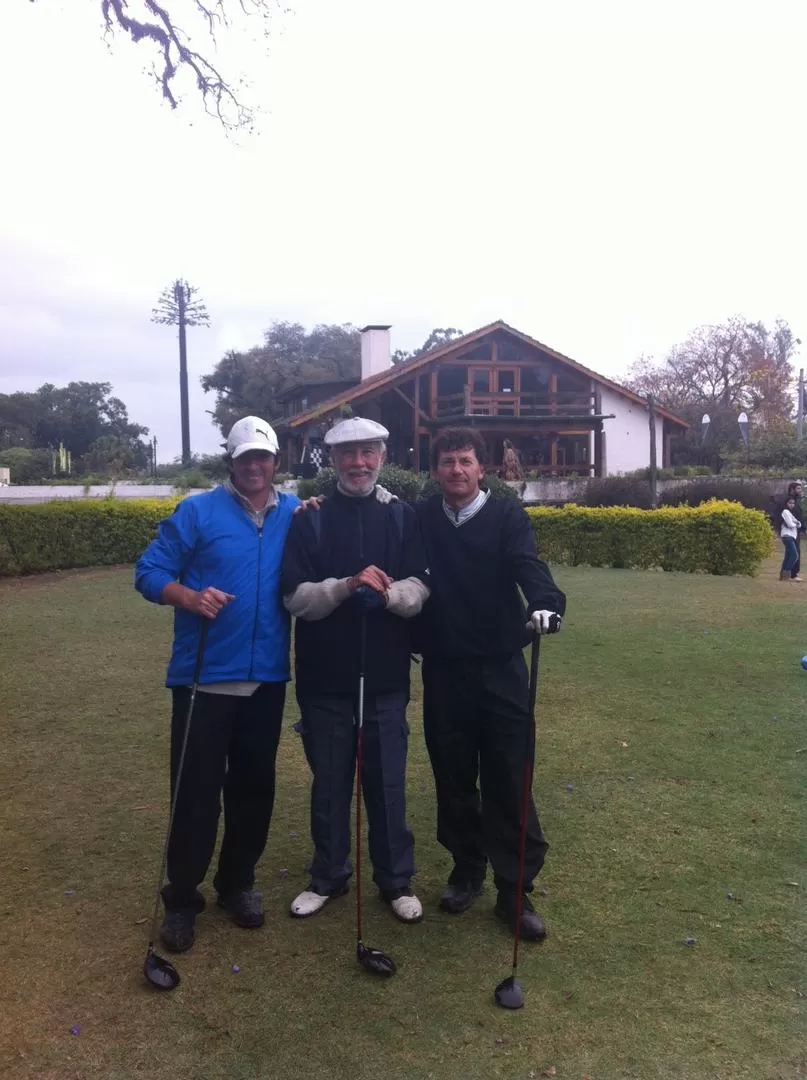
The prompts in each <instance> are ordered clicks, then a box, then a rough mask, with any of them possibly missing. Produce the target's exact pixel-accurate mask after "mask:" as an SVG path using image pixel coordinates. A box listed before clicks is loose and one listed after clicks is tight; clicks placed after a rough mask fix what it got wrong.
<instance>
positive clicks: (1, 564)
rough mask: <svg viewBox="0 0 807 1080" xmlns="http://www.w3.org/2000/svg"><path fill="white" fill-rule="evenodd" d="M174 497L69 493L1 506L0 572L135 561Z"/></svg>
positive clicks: (13, 572)
mask: <svg viewBox="0 0 807 1080" xmlns="http://www.w3.org/2000/svg"><path fill="white" fill-rule="evenodd" d="M177 501H178V500H176V499H174V500H171V499H137V500H133V499H127V500H123V499H71V500H69V501H67V500H63V501H61V502H60V501H54V502H48V503H42V504H41V505H39V506H0V576H2V575H5V576H9V575H14V574H36V573H42V572H44V571H46V570H66V569H68V568H69V567H73V566H111V565H114V564H116V563H133V562H135V561H136V560H137V559H138V558H139V557H140V555H141V554H142V552H143V551H145V549H146V547H147V546H148V545H149V543H150V542H151V540H152V538H153V536H154V531H155V529H156V527H157V525H158V524H159V522H160V521H162V520H163V519H164V518H166V517H168V516H169V515H170V514H171V513H172V512H173V510H174V507H175V506H176V504H177Z"/></svg>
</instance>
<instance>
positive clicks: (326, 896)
mask: <svg viewBox="0 0 807 1080" xmlns="http://www.w3.org/2000/svg"><path fill="white" fill-rule="evenodd" d="M346 892H347V885H343V886H342V888H341V889H337V890H335V891H334V892H331V893H318V892H315V891H314V889H313V888H311V887H309V888H307V889H305V890H304V891H303V892H301V893H300V895H299V896H295V898H294V899H293V900H292V902H291V904H290V905H289V914H290V915H292V916H293V917H294V918H295V919H308V918H310V917H311V916H312V915H316V914H317V912H318V911H322V909H323V908H324V907H325V905H326V904H327V903H328V902H329V901H330V900H335V899H336V897H337V896H344V895H345V893H346Z"/></svg>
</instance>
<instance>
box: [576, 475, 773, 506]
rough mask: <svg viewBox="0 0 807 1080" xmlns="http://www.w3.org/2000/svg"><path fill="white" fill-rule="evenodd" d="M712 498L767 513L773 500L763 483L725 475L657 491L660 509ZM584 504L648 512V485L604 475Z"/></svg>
mask: <svg viewBox="0 0 807 1080" xmlns="http://www.w3.org/2000/svg"><path fill="white" fill-rule="evenodd" d="M783 490H784V485H783ZM713 499H718V500H724V499H725V500H729V501H731V502H738V503H742V505H743V506H747V507H749V508H751V509H753V510H762V511H765V512H769V511H770V509H771V503H772V499H773V497H772V495H771V492H770V489H769V487H768V485H767V484H766V483H765V482H764V481H761V480H758V479H756V480H754V479H732V478H729V477H724V476H709V477H702V478H698V479H694V480H690V481H689V482H688V483H683V482H682V483H681V484H680V485H674V486H670V487H667V488H666V489H665V490H664V491H660V492H659V497H658V501H659V505H660V506H684V505H688V506H699V505H700V504H701V503H704V502H709V501H710V500H713ZM583 502H584V503H585V504H586V506H637V507H639V508H640V509H643V510H647V509H649V507H650V485H649V483H648V482H647V481H646V480H644V479H639V478H637V477H635V476H607V477H604V478H603V479H601V480H591V481H590V482H589V483H588V485H587V486H586V490H585V494H584V495H583Z"/></svg>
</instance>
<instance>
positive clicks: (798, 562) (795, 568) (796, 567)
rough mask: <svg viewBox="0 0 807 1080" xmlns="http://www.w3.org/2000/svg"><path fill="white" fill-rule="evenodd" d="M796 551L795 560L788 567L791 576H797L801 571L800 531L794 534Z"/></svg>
mask: <svg viewBox="0 0 807 1080" xmlns="http://www.w3.org/2000/svg"><path fill="white" fill-rule="evenodd" d="M796 551H797V552H798V554H797V555H796V561H795V562H794V563H793V565H792V566H791V568H790V576H791V577H792V578H794V577H798V576H799V574H800V573H801V533H797V534H796Z"/></svg>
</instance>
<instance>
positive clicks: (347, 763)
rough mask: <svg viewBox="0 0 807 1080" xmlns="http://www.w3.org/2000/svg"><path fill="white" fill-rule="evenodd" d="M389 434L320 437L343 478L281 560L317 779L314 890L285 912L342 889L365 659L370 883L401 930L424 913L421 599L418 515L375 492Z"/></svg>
mask: <svg viewBox="0 0 807 1080" xmlns="http://www.w3.org/2000/svg"><path fill="white" fill-rule="evenodd" d="M388 435H389V432H388V431H387V429H386V428H384V427H382V426H381V424H377V423H375V421H373V420H366V419H362V418H354V419H351V420H344V421H342V422H341V423H338V424H336V425H335V426H334V427H332V428H331V429H330V431H328V432H327V434H326V435H325V442H326V444H327V446H328V447H329V449H330V452H331V459H332V461H333V465H334V468H335V469H336V473H337V477H338V482H337V485H336V490H335V491H334V493H333V495H332V496H330V497H328V498H326V499H325V501H324V502H323V504H322V507H321V509H320V510H319V511H315V512H312V513H308V514H301V515H300V516H298V517H297V518H296V519H295V520H294V522H293V524H292V527H291V531H290V532H289V538H288V542H287V544H286V551H285V556H284V561H283V579H282V591H283V598H284V603H285V605H286V607H287V608H288V610H289V611H290V612H291V613H292V614H293V615H294V616H296V619H297V622H296V626H295V681H296V690H297V700H298V703H299V705H300V713H301V720H300V733H301V735H302V739H303V746H304V748H305V753H306V757H307V758H308V763H309V765H310V766H311V771H312V773H313V784H312V789H311V833H312V839H313V841H314V858H313V861H312V865H311V882H310V884H309V885H308V887H307V888H306V889H305V890H304V891H303V892H302V893H300V895H299V896H297V897H296V899H295V900H294V901H293V902H292V904H291V909H290V910H291V914H292V915H293V916H295V917H297V918H306V917H308V916H311V915H315V914H316V913H317V912H318V911H320V910H321V909H322V908H323V907H324V906H325V905H326V904H327V903H328V901H329V900H331V899H333V898H334V897H337V896H342V895H344V893H346V892H347V888H348V884H347V883H348V880H349V878H350V876H351V874H352V866H351V864H350V808H351V799H352V794H353V779H354V773H355V761H356V757H355V755H356V730H355V717H356V709H357V691H358V685H359V673H360V670H362V668H361V660H362V652H365V656H364V660H365V665H364V668H363V670H364V673H365V696H364V717H363V719H364V727H363V733H364V734H363V746H364V767H363V770H362V787H363V790H364V798H365V804H366V807H367V817H368V821H369V846H370V859H371V861H372V864H373V880H374V881H375V883H376V885H377V886H378V889H379V892H380V894H381V897H382V899H383V900H384V901H385V902H386V903H387V904H389V906H390V907H391V909H392V911H393V913H394V914H395V915H396V916H397V918H399V919H401V920H402V921H403V922H407V923H411V922H418V921H419V920H420V919H421V918H422V916H423V909H422V907H421V904H420V901H419V900H418V898H417V897H416V896H415V895H414V893H413V892H412V887H411V879H412V876H413V874H414V872H415V865H414V839H413V836H412V832H411V830H410V829H409V828H408V826H407V824H406V800H405V773H406V750H407V739H408V730H409V729H408V726H407V722H406V706H407V704H408V701H409V664H410V643H409V628H408V626H407V624H406V621H405V620H407V619H409V618H411V617H412V616H414V615H416V614H417V613H418V612H419V611H420V608H421V606H422V605H423V602H424V600H425V599H426V598H427V596H428V586H427V582H428V570H427V568H426V560H425V556H424V551H423V546H422V544H421V542H420V536H419V533H418V530H417V524H416V520H415V514H414V511H413V510H412V509H411V507H409V506H407V505H406V504H405V503H402V502H399V501H398V500H396V499H394V498H392V499H390V497H389V495H388V493H386V492H383V491H382V490H381V489H378V488H377V486H376V481H377V480H378V474H379V471H380V469H381V466H382V464H383V462H384V456H385V440H386V439H387V438H388Z"/></svg>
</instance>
